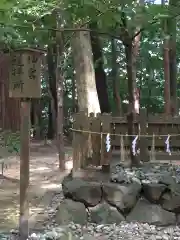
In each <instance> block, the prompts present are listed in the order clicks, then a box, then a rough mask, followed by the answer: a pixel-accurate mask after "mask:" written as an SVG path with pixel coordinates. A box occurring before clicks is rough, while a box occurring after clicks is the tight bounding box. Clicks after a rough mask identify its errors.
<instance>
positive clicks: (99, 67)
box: [90, 23, 111, 113]
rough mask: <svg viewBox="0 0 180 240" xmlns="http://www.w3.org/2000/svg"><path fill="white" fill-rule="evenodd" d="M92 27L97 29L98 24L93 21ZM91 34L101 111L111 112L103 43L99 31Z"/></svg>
mask: <svg viewBox="0 0 180 240" xmlns="http://www.w3.org/2000/svg"><path fill="white" fill-rule="evenodd" d="M90 29H97V24H96V23H91V24H90ZM90 36H91V45H92V52H93V61H94V66H95V79H96V89H97V93H98V99H99V104H100V109H101V113H109V112H110V111H111V109H110V104H109V99H108V91H107V81H106V74H105V72H104V67H103V54H102V49H101V43H100V39H99V36H98V34H97V33H95V32H91V34H90Z"/></svg>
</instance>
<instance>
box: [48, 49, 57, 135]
mask: <svg viewBox="0 0 180 240" xmlns="http://www.w3.org/2000/svg"><path fill="white" fill-rule="evenodd" d="M54 53H55V51H54V46H53V47H52V46H49V47H48V54H47V63H48V73H49V96H50V103H49V124H48V138H49V139H54V137H55V134H56V115H57V93H56V70H55V60H54V56H53V55H54Z"/></svg>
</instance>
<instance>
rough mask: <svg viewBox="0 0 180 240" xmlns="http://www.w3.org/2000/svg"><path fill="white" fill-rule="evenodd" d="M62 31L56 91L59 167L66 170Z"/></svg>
mask: <svg viewBox="0 0 180 240" xmlns="http://www.w3.org/2000/svg"><path fill="white" fill-rule="evenodd" d="M56 21H57V29H58V28H60V16H59V13H58V14H57V19H56ZM63 47H64V46H63V39H62V33H60V32H57V33H56V49H57V50H56V55H57V57H56V64H57V66H56V93H57V148H58V154H59V169H60V170H65V150H64V134H63V124H64V121H63V119H64V116H63V112H64V111H63V97H64V94H63V80H64V78H63V76H62V69H61V58H62V53H63Z"/></svg>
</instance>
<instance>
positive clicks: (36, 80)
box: [9, 49, 42, 98]
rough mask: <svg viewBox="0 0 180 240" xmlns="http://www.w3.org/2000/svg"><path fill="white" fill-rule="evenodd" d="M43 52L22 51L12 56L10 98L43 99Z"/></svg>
mask: <svg viewBox="0 0 180 240" xmlns="http://www.w3.org/2000/svg"><path fill="white" fill-rule="evenodd" d="M41 55H42V51H39V50H34V49H20V50H16V51H14V52H13V53H12V54H11V68H10V76H9V97H12V98H40V97H41V60H42V59H41Z"/></svg>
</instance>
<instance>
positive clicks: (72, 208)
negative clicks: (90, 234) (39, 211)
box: [55, 199, 87, 225]
mask: <svg viewBox="0 0 180 240" xmlns="http://www.w3.org/2000/svg"><path fill="white" fill-rule="evenodd" d="M55 220H56V223H57V224H60V225H67V224H69V222H74V223H78V224H81V225H83V224H86V223H87V211H86V208H85V206H84V204H83V203H80V202H74V201H72V200H71V199H65V200H64V201H63V202H62V203H61V204H60V205H59V207H58V209H57V212H56V217H55Z"/></svg>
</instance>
